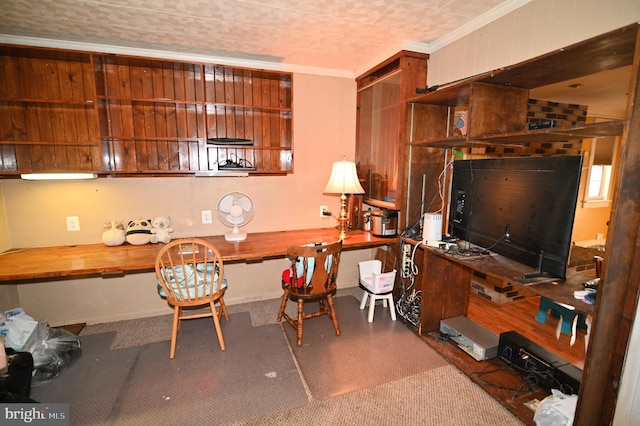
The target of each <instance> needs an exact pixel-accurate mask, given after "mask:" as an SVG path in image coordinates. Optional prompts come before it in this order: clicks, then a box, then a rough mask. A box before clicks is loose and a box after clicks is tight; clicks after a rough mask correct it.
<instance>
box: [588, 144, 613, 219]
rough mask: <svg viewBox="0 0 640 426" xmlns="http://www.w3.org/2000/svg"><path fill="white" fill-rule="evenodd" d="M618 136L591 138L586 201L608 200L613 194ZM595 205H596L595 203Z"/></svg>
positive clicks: (599, 201)
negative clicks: (612, 181)
mask: <svg viewBox="0 0 640 426" xmlns="http://www.w3.org/2000/svg"><path fill="white" fill-rule="evenodd" d="M617 142H618V138H616V137H608V138H600V139H593V140H591V146H590V151H591V154H590V155H589V157H588V158H589V164H588V167H589V168H588V174H587V183H586V188H585V197H584V203H585V206H586V204H587V203H598V205H597V206H598V207H599V206H600V203H602V202H608V201H609V200H610V194H611V178H612V176H611V175H612V171H613V159H614V158H615V157H614V154H615V151H616V147H617ZM594 207H596V206H595V205H594Z"/></svg>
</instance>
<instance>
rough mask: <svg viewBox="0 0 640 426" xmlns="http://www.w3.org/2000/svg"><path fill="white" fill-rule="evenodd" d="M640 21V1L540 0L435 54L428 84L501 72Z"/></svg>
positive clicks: (431, 61)
mask: <svg viewBox="0 0 640 426" xmlns="http://www.w3.org/2000/svg"><path fill="white" fill-rule="evenodd" d="M638 21H640V1H638V0H610V1H607V2H603V1H602V0H534V1H532V2H530V3H527V4H526V5H524V6H522V7H520V8H519V9H516V10H515V11H513V12H511V13H509V14H508V15H505V16H503V17H502V18H500V19H498V20H496V21H494V22H492V23H491V24H489V25H486V26H485V27H483V28H480V29H479V30H477V31H474V32H473V33H471V34H469V35H467V36H465V37H463V38H461V39H459V40H457V41H455V42H453V43H451V44H449V45H447V46H445V47H443V48H441V49H439V50H437V51H436V52H433V53H432V54H431V57H430V60H429V72H428V75H427V82H428V85H429V86H433V85H436V84H444V83H447V82H451V81H455V80H458V79H461V78H466V77H470V76H472V75H475V74H479V73H482V72H485V71H490V70H495V69H499V68H500V67H504V66H507V65H512V64H515V63H518V62H522V61H524V60H526V59H530V58H533V57H536V56H539V55H541V54H544V53H547V52H551V51H553V50H556V49H559V48H562V47H564V46H568V45H570V44H573V43H577V42H579V41H582V40H585V39H587V38H590V37H593V36H596V35H599V34H602V33H605V32H607V31H611V30H614V29H616V28H620V27H623V26H625V25H629V24H632V23H634V22H638Z"/></svg>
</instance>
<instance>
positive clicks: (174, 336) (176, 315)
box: [169, 306, 182, 359]
mask: <svg viewBox="0 0 640 426" xmlns="http://www.w3.org/2000/svg"><path fill="white" fill-rule="evenodd" d="M181 312H182V309H181V308H180V307H179V306H174V307H173V325H172V326H171V349H169V358H171V359H173V357H174V356H175V355H176V341H177V340H178V327H180V314H181Z"/></svg>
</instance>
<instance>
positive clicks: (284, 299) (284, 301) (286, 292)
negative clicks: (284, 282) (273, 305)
mask: <svg viewBox="0 0 640 426" xmlns="http://www.w3.org/2000/svg"><path fill="white" fill-rule="evenodd" d="M288 299H289V290H287V289H285V290H284V294H283V295H282V301H281V302H280V310H279V311H278V322H280V320H282V314H284V309H285V308H286V307H287V300H288Z"/></svg>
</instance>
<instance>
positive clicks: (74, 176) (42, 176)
mask: <svg viewBox="0 0 640 426" xmlns="http://www.w3.org/2000/svg"><path fill="white" fill-rule="evenodd" d="M20 177H21V178H22V179H24V180H82V179H96V178H97V177H98V175H97V174H95V173H23V174H21V175H20Z"/></svg>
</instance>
